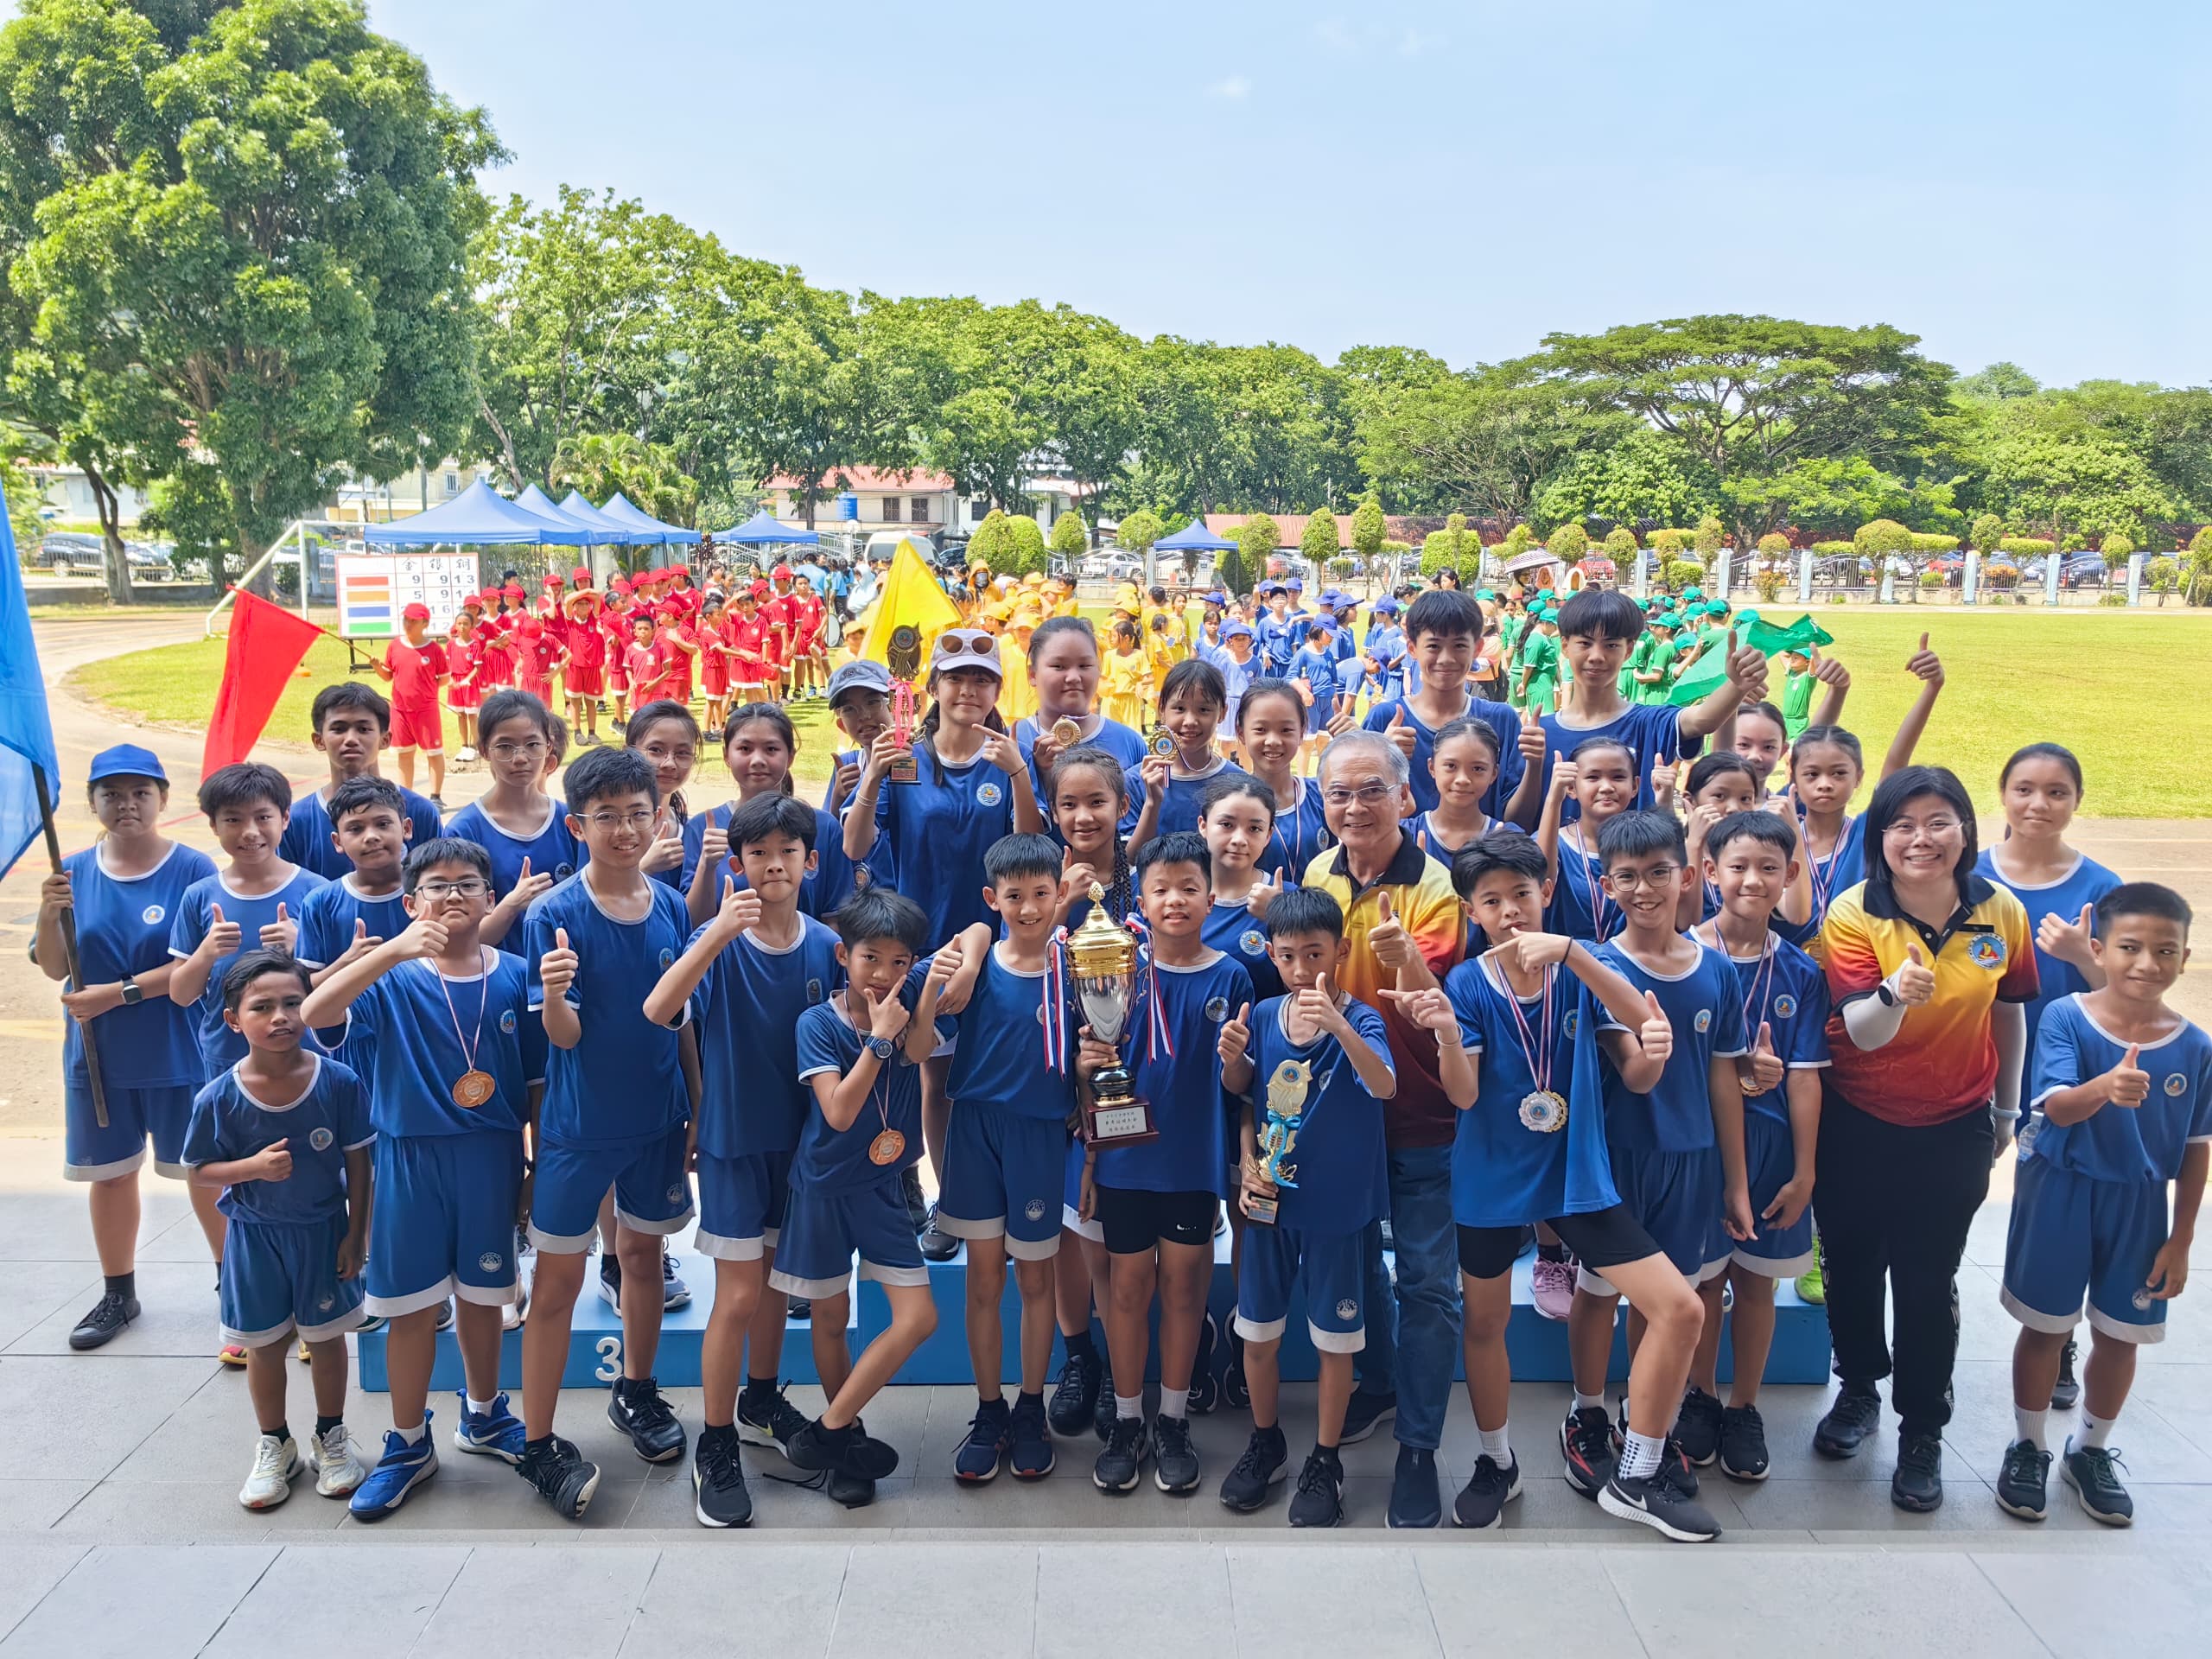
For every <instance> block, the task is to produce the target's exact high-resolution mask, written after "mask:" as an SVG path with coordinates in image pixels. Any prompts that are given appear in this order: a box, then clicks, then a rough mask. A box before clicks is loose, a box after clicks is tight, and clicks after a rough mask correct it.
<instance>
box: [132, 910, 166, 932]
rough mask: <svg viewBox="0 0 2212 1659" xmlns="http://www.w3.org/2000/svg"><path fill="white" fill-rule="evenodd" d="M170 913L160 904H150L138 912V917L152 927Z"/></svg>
mask: <svg viewBox="0 0 2212 1659" xmlns="http://www.w3.org/2000/svg"><path fill="white" fill-rule="evenodd" d="M167 915H168V912H167V911H166V910H163V909H162V907H161V906H159V905H149V906H146V908H145V909H143V910H142V911H140V912H138V919H139V920H140V921H142V922H143V923H145V924H146V925H148V926H149V927H150V926H152V925H154V924H155V923H156V922H158V921H160V920H161V919H162V918H163V917H165V916H167Z"/></svg>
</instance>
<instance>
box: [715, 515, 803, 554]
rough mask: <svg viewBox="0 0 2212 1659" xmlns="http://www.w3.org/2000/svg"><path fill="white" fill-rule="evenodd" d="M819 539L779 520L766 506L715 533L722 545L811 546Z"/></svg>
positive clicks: (716, 541)
mask: <svg viewBox="0 0 2212 1659" xmlns="http://www.w3.org/2000/svg"><path fill="white" fill-rule="evenodd" d="M821 540H822V537H821V536H820V535H819V534H818V533H817V532H816V531H811V530H799V529H794V528H793V527H792V526H791V525H789V524H784V523H782V522H780V521H779V519H778V518H776V517H775V515H773V514H772V513H771V512H769V511H768V510H767V509H766V507H763V508H762V509H761V510H760V512H756V513H754V514H753V516H752V517H751V518H748V519H747V520H746V521H745V522H744V523H743V524H739V525H737V526H736V527H735V528H734V529H731V530H723V531H715V543H717V544H718V545H720V546H722V547H784V546H790V547H813V546H816V545H818V544H819V543H820V542H821Z"/></svg>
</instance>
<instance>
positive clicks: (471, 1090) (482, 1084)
mask: <svg viewBox="0 0 2212 1659" xmlns="http://www.w3.org/2000/svg"><path fill="white" fill-rule="evenodd" d="M498 1089H499V1084H497V1083H496V1082H494V1081H493V1077H492V1074H491V1073H490V1072H489V1071H477V1070H476V1069H475V1068H474V1066H471V1067H470V1068H469V1069H468V1070H467V1071H464V1072H462V1073H461V1076H460V1077H459V1078H458V1079H457V1080H456V1081H455V1082H454V1085H453V1103H454V1105H456V1106H461V1107H466V1108H467V1109H468V1110H470V1111H472V1112H473V1111H474V1110H475V1109H477V1108H478V1107H479V1106H481V1105H482V1104H483V1103H485V1102H486V1101H487V1100H489V1099H491V1098H492V1096H493V1094H494V1093H495V1092H496V1091H497V1090H498Z"/></svg>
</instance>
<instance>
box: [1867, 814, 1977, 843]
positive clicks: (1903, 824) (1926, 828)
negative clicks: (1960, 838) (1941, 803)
mask: <svg viewBox="0 0 2212 1659" xmlns="http://www.w3.org/2000/svg"><path fill="white" fill-rule="evenodd" d="M1958 827H1959V821H1958V820H1957V819H1956V818H1930V819H1929V820H1928V822H1927V823H1912V822H1911V821H1910V819H1907V820H1902V821H1900V822H1898V823H1885V824H1884V825H1883V826H1882V836H1883V839H1885V840H1887V839H1889V838H1890V837H1891V836H1895V837H1896V838H1897V840H1899V841H1910V840H1911V839H1912V838H1913V837H1914V836H1920V835H1928V836H1948V835H1949V834H1951V833H1952V832H1953V831H1954V830H1955V829H1957V828H1958Z"/></svg>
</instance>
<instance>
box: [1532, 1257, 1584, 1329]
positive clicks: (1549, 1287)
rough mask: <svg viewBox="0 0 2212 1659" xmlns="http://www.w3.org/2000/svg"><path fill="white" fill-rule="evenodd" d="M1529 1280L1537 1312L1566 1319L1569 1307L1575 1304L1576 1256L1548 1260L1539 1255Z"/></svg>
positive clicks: (1545, 1315)
mask: <svg viewBox="0 0 2212 1659" xmlns="http://www.w3.org/2000/svg"><path fill="white" fill-rule="evenodd" d="M1529 1287H1530V1289H1531V1290H1533V1291H1534V1292H1535V1303H1536V1312H1537V1313H1541V1314H1542V1315H1543V1316H1544V1317H1545V1318H1546V1319H1565V1318H1566V1317H1567V1309H1569V1308H1571V1307H1573V1306H1574V1258H1573V1256H1571V1255H1570V1256H1569V1257H1567V1260H1566V1261H1564V1262H1548V1261H1546V1260H1545V1259H1544V1257H1543V1256H1542V1255H1538V1256H1537V1257H1536V1260H1535V1265H1534V1266H1533V1267H1532V1268H1530V1269H1529Z"/></svg>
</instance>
